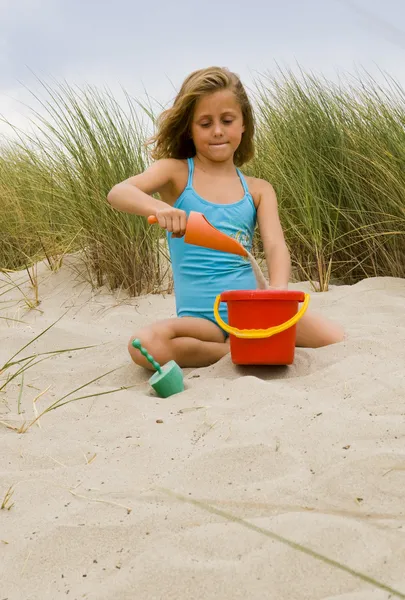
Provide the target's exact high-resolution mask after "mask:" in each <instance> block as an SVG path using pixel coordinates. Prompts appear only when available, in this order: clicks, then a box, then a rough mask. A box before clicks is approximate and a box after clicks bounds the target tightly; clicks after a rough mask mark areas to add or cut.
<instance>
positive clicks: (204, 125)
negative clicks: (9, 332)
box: [200, 123, 211, 129]
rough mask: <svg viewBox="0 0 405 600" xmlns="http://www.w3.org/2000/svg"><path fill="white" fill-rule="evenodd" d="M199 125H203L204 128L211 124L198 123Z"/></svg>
mask: <svg viewBox="0 0 405 600" xmlns="http://www.w3.org/2000/svg"><path fill="white" fill-rule="evenodd" d="M200 125H201V127H204V128H205V129H206V128H207V127H209V126H210V125H211V123H200Z"/></svg>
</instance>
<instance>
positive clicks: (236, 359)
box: [214, 290, 309, 365]
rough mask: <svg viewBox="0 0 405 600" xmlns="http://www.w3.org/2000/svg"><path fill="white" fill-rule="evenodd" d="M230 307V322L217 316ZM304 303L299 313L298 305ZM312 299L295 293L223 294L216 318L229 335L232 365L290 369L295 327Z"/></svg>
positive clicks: (215, 308)
mask: <svg viewBox="0 0 405 600" xmlns="http://www.w3.org/2000/svg"><path fill="white" fill-rule="evenodd" d="M220 302H227V303H228V321H229V324H227V323H225V322H224V321H223V320H222V319H221V317H220V315H219V312H218V307H219V304H220ZM299 302H304V304H303V306H302V307H301V309H300V311H298V303H299ZM308 303H309V296H308V294H305V293H304V292H299V291H295V290H242V291H229V292H222V294H221V295H220V296H218V297H217V299H216V301H215V306H214V314H215V318H216V320H217V323H218V325H219V326H220V327H221V328H222V329H224V330H225V331H227V332H228V333H229V334H230V344H231V357H232V362H233V363H235V364H237V365H290V364H292V363H293V361H294V353H295V338H296V323H297V321H299V319H300V318H301V317H302V316H303V314H304V313H305V311H306V309H307V307H308Z"/></svg>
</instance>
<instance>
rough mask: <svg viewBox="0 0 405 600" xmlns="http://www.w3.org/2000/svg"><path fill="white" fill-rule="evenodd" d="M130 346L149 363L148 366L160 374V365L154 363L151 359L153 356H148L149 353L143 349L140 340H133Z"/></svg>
mask: <svg viewBox="0 0 405 600" xmlns="http://www.w3.org/2000/svg"><path fill="white" fill-rule="evenodd" d="M132 345H133V347H134V348H136V349H137V350H139V352H140V353H141V354H143V356H144V357H145V358H146V360H148V361H149V362H150V364H151V365H152V366H153V367H154V368H155V369H156V371H158V372H159V373H161V372H162V367H161V366H160V364H159V363H158V362H156V361H155V359H154V358H153V356H151V355H150V354H149V352H148V351H147V350H146V348H144V347H143V346H142V345H141V340H138V339H136V340H133V342H132Z"/></svg>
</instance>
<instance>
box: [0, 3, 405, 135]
mask: <svg viewBox="0 0 405 600" xmlns="http://www.w3.org/2000/svg"><path fill="white" fill-rule="evenodd" d="M402 27H403V31H402ZM210 65H218V66H227V67H229V68H230V69H231V70H232V71H235V72H237V73H238V74H239V75H240V76H241V78H242V80H243V81H244V82H245V83H246V85H247V86H248V87H249V86H251V85H252V83H253V81H254V78H255V77H258V76H259V75H260V74H263V73H265V72H270V73H272V72H275V70H276V68H277V65H279V66H280V67H282V68H283V67H284V68H292V69H297V68H298V67H297V65H300V67H302V68H303V69H304V70H305V71H311V72H312V73H315V74H318V75H322V76H325V77H327V78H330V79H332V80H337V78H338V76H339V74H340V75H341V74H342V73H349V74H355V73H356V71H358V70H359V69H362V68H363V69H367V71H368V72H370V73H371V74H373V75H375V76H376V77H377V78H378V77H380V74H379V73H380V70H383V71H387V72H388V73H390V75H392V76H393V77H394V78H395V79H396V80H397V81H399V83H401V84H402V85H403V86H404V87H405V1H404V0H205V1H201V0H192V1H186V0H170V1H168V0H153V1H151V0H149V1H148V0H143V1H142V2H140V0H108V1H107V0H97V1H96V0H0V115H1V116H2V117H3V118H4V119H6V120H8V121H10V122H11V123H13V124H14V125H15V126H17V127H20V128H22V129H24V128H27V127H28V121H27V118H28V115H29V110H30V107H33V108H38V105H37V104H36V101H35V99H34V98H33V96H32V93H34V94H37V93H38V92H39V91H40V90H41V86H40V83H39V81H38V79H39V80H42V81H45V82H47V83H50V84H51V85H52V82H53V81H63V80H65V81H67V82H68V83H69V84H72V85H79V86H83V85H87V84H90V85H94V86H97V87H100V88H103V87H108V88H109V89H110V90H111V91H112V93H113V94H114V95H115V96H116V97H117V98H118V99H120V98H121V97H122V88H124V89H125V90H126V91H127V92H128V93H129V94H131V95H132V96H134V97H136V98H138V99H140V100H143V99H144V98H145V97H146V96H145V92H146V93H147V94H148V96H150V97H152V98H154V99H156V101H158V102H159V103H161V104H164V105H166V104H167V103H170V101H171V100H172V98H173V97H174V94H175V92H176V90H177V89H178V88H179V87H180V85H181V83H182V81H183V79H184V78H185V77H186V76H187V75H188V74H189V73H190V72H191V71H194V70H195V69H199V68H202V67H206V66H210ZM5 132H7V133H8V132H9V130H8V127H7V126H6V125H5V124H4V123H1V122H0V133H5Z"/></svg>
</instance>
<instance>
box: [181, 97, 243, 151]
mask: <svg viewBox="0 0 405 600" xmlns="http://www.w3.org/2000/svg"><path fill="white" fill-rule="evenodd" d="M244 131H245V127H244V125H243V116H242V110H241V108H240V105H239V103H238V101H237V100H236V97H235V94H234V93H233V92H232V91H231V90H220V91H218V92H213V93H212V94H207V95H206V96H202V97H201V98H200V99H199V100H197V102H196V106H195V109H194V115H193V120H192V123H191V136H192V138H193V142H194V145H195V147H196V151H197V154H200V155H202V156H204V157H205V158H207V159H209V160H211V161H213V162H225V161H227V160H229V159H231V158H232V157H233V155H234V153H235V151H236V150H237V148H238V146H239V144H240V142H241V139H242V134H243V132H244Z"/></svg>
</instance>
